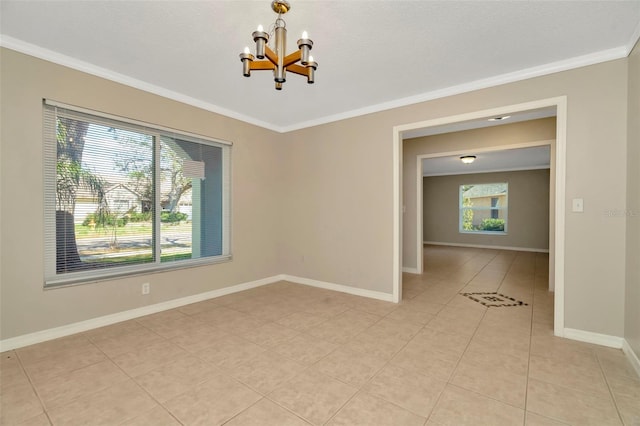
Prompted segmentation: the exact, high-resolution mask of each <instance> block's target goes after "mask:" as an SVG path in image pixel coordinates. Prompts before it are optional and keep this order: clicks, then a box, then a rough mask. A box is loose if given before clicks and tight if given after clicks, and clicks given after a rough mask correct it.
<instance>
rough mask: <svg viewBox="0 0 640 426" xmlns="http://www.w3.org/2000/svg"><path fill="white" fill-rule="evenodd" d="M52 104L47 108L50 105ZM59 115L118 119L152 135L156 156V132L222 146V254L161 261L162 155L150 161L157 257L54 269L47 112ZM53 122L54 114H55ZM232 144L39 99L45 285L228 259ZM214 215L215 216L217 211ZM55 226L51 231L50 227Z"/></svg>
mask: <svg viewBox="0 0 640 426" xmlns="http://www.w3.org/2000/svg"><path fill="white" fill-rule="evenodd" d="M52 109H53V110H54V111H53V112H51V110H52ZM59 112H61V114H60V115H61V116H64V117H68V118H72V119H78V120H83V121H89V122H90V123H91V124H99V125H106V126H113V125H114V124H117V125H118V126H119V128H123V129H127V130H132V131H135V132H140V133H144V134H147V135H151V136H152V137H153V138H154V139H155V140H156V141H157V143H154V147H155V148H154V150H153V151H154V152H153V157H154V159H159V156H160V136H165V137H167V136H168V137H171V138H179V139H180V140H183V141H187V142H192V143H198V144H202V145H210V146H214V147H219V148H221V153H222V159H221V164H222V173H221V174H222V182H221V187H222V208H221V210H222V211H221V217H219V220H220V221H221V223H222V254H221V255H216V256H206V257H200V258H196V259H180V260H174V261H170V262H162V260H161V256H160V241H159V240H160V238H158V237H159V236H160V235H161V234H160V213H161V212H162V208H161V205H160V202H161V197H160V179H157V178H156V176H160V174H159V168H160V164H159V163H160V161H154V169H155V170H154V173H153V174H154V178H153V185H154V187H155V195H154V199H153V203H154V210H155V211H156V214H155V217H154V219H153V221H154V230H153V231H152V239H153V244H152V252H153V253H154V257H155V260H154V261H153V262H149V263H138V264H130V265H123V266H114V267H109V268H96V269H91V270H84V271H75V272H66V273H58V272H57V271H56V245H57V242H56V191H57V190H56V164H57V155H58V154H57V146H56V126H55V125H54V126H52V125H50V124H51V122H48V121H47V117H48V115H49V116H50V115H51V114H53V116H54V118H55V117H57V116H59ZM54 123H55V119H54ZM232 146H233V143H232V142H229V141H225V140H222V139H217V138H211V137H207V136H202V135H198V134H195V133H190V132H185V131H181V130H176V129H172V128H169V127H165V126H161V125H156V124H149V123H145V122H142V121H138V120H134V119H129V118H126V117H121V116H117V115H112V114H108V113H103V112H98V111H94V110H90V109H86V108H82V107H77V106H73V105H68V104H64V103H61V102H57V101H53V100H49V99H43V151H44V152H43V161H44V170H43V171H44V173H43V177H44V188H43V190H44V206H43V210H44V212H43V213H44V256H43V257H44V284H43V285H44V289H53V288H60V287H66V286H70V285H80V284H87V283H92V282H98V281H106V280H112V279H115V278H121V277H128V276H135V275H143V274H149V273H154V272H160V271H168V270H177V269H184V268H192V267H197V266H203V265H211V264H217V263H223V262H228V261H231V260H232V258H233V256H232V245H231V241H232V238H231V230H232V220H231V219H232V214H231V208H232V198H231V197H232V182H231V177H232ZM216 217H218V216H216ZM51 230H53V231H51Z"/></svg>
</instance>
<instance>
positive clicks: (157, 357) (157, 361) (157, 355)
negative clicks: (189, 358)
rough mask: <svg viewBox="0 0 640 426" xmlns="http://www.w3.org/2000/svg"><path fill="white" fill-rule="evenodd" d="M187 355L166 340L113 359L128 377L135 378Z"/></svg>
mask: <svg viewBox="0 0 640 426" xmlns="http://www.w3.org/2000/svg"><path fill="white" fill-rule="evenodd" d="M186 355H187V352H186V351H185V350H184V349H182V348H180V347H179V346H178V345H175V344H173V343H171V342H168V341H166V340H165V341H160V342H158V343H154V344H151V345H149V346H145V347H143V348H140V349H137V350H135V351H133V352H127V353H124V354H121V355H117V356H115V357H112V359H113V362H115V363H116V364H118V366H119V367H120V368H122V369H123V370H124V371H125V372H126V373H127V374H128V375H130V376H132V377H134V376H139V375H141V374H144V373H147V372H149V371H151V370H154V369H156V368H158V367H160V366H162V365H164V364H167V363H169V362H171V361H173V360H175V359H176V358H180V357H184V356H186Z"/></svg>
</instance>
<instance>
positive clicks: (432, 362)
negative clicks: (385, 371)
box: [390, 342, 460, 381]
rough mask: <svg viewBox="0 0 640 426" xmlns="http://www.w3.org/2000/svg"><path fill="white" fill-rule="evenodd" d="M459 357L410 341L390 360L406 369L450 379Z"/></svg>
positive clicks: (446, 379) (441, 378)
mask: <svg viewBox="0 0 640 426" xmlns="http://www.w3.org/2000/svg"><path fill="white" fill-rule="evenodd" d="M459 357H460V356H456V355H453V354H446V353H443V352H439V351H436V350H434V349H426V348H424V347H423V346H421V345H415V344H414V343H413V342H409V344H408V345H407V346H405V347H404V348H403V349H402V350H401V351H400V352H398V353H397V354H396V355H395V356H394V357H393V358H392V359H391V361H390V362H391V364H392V365H395V366H398V367H401V368H404V369H406V370H410V371H416V372H419V373H422V374H424V375H426V376H429V377H434V378H437V379H440V380H445V381H448V380H449V378H450V377H451V375H452V374H453V371H454V369H455V368H456V365H457V364H458V360H459Z"/></svg>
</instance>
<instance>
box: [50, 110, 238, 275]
mask: <svg viewBox="0 0 640 426" xmlns="http://www.w3.org/2000/svg"><path fill="white" fill-rule="evenodd" d="M44 127H45V132H44V145H45V286H46V287H48V286H56V285H63V284H73V283H79V282H88V281H96V280H100V279H106V278H112V277H117V276H123V275H130V274H137V273H144V272H149V271H154V270H159V269H170V268H177V267H188V266H197V265H201V264H206V263H214V262H220V261H224V260H228V259H230V257H231V252H230V215H229V211H230V154H231V152H230V151H231V145H230V144H229V143H228V142H223V141H217V140H212V139H208V138H204V137H201V136H196V135H191V134H188V133H181V132H178V131H174V130H171V129H165V128H162V127H159V126H153V125H148V124H145V123H139V122H134V121H130V120H127V119H122V118H119V117H112V116H108V115H105V114H101V113H94V112H91V111H85V110H81V109H75V107H67V106H65V105H60V104H57V103H55V102H49V101H46V102H45V111H44Z"/></svg>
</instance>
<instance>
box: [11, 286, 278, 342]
mask: <svg viewBox="0 0 640 426" xmlns="http://www.w3.org/2000/svg"><path fill="white" fill-rule="evenodd" d="M282 277H283V275H275V276H273V277H268V278H263V279H260V280H256V281H250V282H246V283H242V284H238V285H234V286H231V287H224V288H221V289H218V290H212V291H207V292H204V293H199V294H194V295H192V296H187V297H182V298H180V299H173V300H168V301H166V302H161V303H156V304H153V305H148V306H143V307H140V308H135V309H130V310H128V311H124V312H118V313H115V314H111V315H105V316H102V317H97V318H92V319H89V320H85V321H80V322H76V323H73V324H68V325H63V326H61V327H55V328H50V329H48V330H42V331H37V332H35V333H29V334H24V335H22V336H17V337H12V338H9V339H4V340H0V352H4V351H9V350H12V349H18V348H22V347H24V346H29V345H33V344H36V343H41V342H45V341H47V340H53V339H58V338H60V337H65V336H69V335H71V334H76V333H81V332H83V331H87V330H92V329H94V328H99V327H104V326H106V325H111V324H115V323H118V322H122V321H127V320H130V319H134V318H139V317H143V316H145V315H150V314H155V313H158V312H162V311H166V310H168V309H174V308H179V307H180V306H184V305H189V304H191V303H196V302H202V301H203V300H208V299H213V298H216V297H220V296H225V295H227V294H231V293H237V292H239V291H244V290H249V289H252V288H255V287H260V286H263V285H267V284H271V283H275V282H278V281H281V280H283V279H284V278H282Z"/></svg>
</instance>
